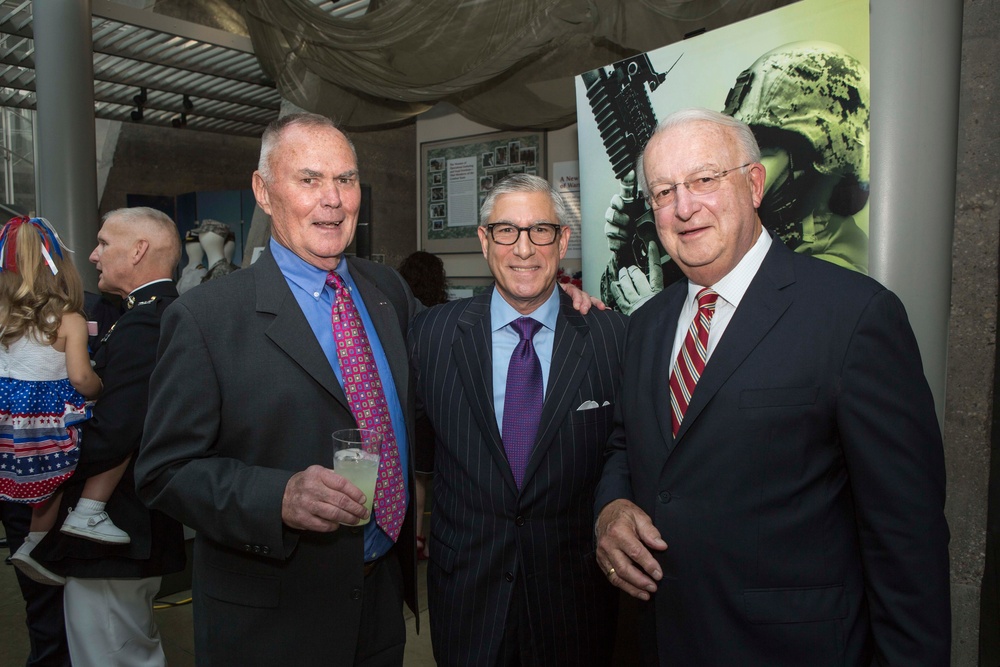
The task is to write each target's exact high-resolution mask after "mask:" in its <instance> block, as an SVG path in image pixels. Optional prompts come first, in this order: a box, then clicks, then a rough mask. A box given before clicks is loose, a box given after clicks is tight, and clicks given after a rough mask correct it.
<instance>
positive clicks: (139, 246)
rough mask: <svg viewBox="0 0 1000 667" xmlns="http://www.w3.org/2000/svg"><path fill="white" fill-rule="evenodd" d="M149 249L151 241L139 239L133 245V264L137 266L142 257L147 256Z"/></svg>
mask: <svg viewBox="0 0 1000 667" xmlns="http://www.w3.org/2000/svg"><path fill="white" fill-rule="evenodd" d="M148 250H149V241H147V240H146V239H139V240H138V241H136V242H135V244H134V245H133V246H132V266H135V265H136V264H138V263H139V262H141V261H142V258H143V257H145V256H146V252H147V251H148Z"/></svg>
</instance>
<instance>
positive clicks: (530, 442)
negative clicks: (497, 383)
mask: <svg viewBox="0 0 1000 667" xmlns="http://www.w3.org/2000/svg"><path fill="white" fill-rule="evenodd" d="M510 326H512V327H514V331H516V332H517V333H518V335H520V336H521V341H520V342H519V343H518V344H517V347H515V348H514V354H512V355H510V365H509V366H508V367H507V393H506V394H504V405H503V447H504V449H505V450H506V451H507V461H509V462H510V470H511V472H512V473H514V481H515V482H517V488H519V489H520V488H521V482H523V481H524V469H525V468H527V467H528V458H529V457H530V456H531V450H532V448H533V447H534V446H535V436H536V435H537V434H538V424H539V422H540V421H541V420H542V399H543V395H542V365H541V363H539V361H538V355H537V354H535V346H534V345H532V343H531V339H532V338H533V337H534V336H535V334H536V333H538V330H539V329H541V328H542V323H541V322H538V321H536V320H533V319H531V318H530V317H520V318H518V319H516V320H514V321H513V322H511V323H510Z"/></svg>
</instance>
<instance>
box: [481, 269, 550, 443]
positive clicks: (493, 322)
mask: <svg viewBox="0 0 1000 667" xmlns="http://www.w3.org/2000/svg"><path fill="white" fill-rule="evenodd" d="M558 315H559V287H558V286H555V287H553V288H552V294H551V295H550V296H549V298H548V299H547V300H546V301H545V303H543V304H542V305H541V306H539V307H538V308H537V309H536V310H535V311H534V312H533V313H530V314H529V315H528V317H531V318H532V319H535V320H538V321H539V322H541V323H542V327H541V328H540V329H539V330H538V332H537V333H536V334H535V336H534V338H532V339H531V340H532V344H533V345H534V347H535V354H536V355H537V356H538V361H539V362H540V363H541V366H542V391H543V392H547V391H548V388H549V367H551V366H552V347H553V345H554V344H555V339H556V318H557V317H558ZM519 317H523V315H521V313H519V312H517V311H516V310H514V307H513V306H511V305H510V304H509V303H507V302H506V301H504V298H503V297H502V296H500V292H498V291H497V289H496V288H495V287H494V288H493V297H492V298H491V299H490V326H491V327H492V328H493V331H492V334H493V410H494V411H495V412H496V414H497V428H498V429H499V430H500V437H501V438H502V437H503V406H504V399H505V398H506V393H507V368H508V367H509V366H510V355H512V354H514V348H515V347H517V344H518V343H519V342H520V341H521V336H520V335H519V334H518V333H517V332H516V331H514V328H513V327H512V326H510V323H511V322H513V321H514V320H516V319H517V318H519ZM542 396H545V393H543V394H542Z"/></svg>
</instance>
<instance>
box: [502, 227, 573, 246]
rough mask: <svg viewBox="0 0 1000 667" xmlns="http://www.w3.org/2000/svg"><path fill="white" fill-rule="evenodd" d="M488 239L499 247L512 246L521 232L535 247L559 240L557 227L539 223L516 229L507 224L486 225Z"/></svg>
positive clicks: (558, 228)
mask: <svg viewBox="0 0 1000 667" xmlns="http://www.w3.org/2000/svg"><path fill="white" fill-rule="evenodd" d="M486 229H487V230H489V232H490V238H492V239H493V242H494V243H497V244H499V245H514V244H515V243H517V240H518V239H519V238H521V232H528V239H529V240H530V241H531V242H532V243H534V244H535V245H552V244H553V243H555V242H556V239H557V238H559V230H560V229H562V227H560V226H559V225H553V224H551V223H548V222H539V223H537V224H534V225H532V226H530V227H518V226H517V225H512V224H510V223H509V222H494V223H492V224H489V225H486Z"/></svg>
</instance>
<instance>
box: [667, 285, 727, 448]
mask: <svg viewBox="0 0 1000 667" xmlns="http://www.w3.org/2000/svg"><path fill="white" fill-rule="evenodd" d="M718 299H719V295H718V293H717V292H715V291H714V290H712V289H710V288H708V287H706V288H704V289H702V290H701V291H700V292H698V312H697V313H695V316H694V320H693V321H692V322H691V326H690V327H689V328H688V332H687V336H685V337H684V343H683V344H682V345H681V351H680V352H679V353H678V354H677V359H675V360H674V366H673V368H672V369H671V371H670V413H671V415H672V416H671V420H670V422H671V426H672V428H673V434H674V436H676V435H677V431H678V429H680V427H681V422H682V421H684V413H685V412H686V411H687V408H688V404H689V403H690V402H691V394H693V393H694V387H695V385H696V384H698V379H699V378H700V377H701V373H702V371H704V370H705V362H706V360H707V359H708V328H709V326H711V323H712V316H713V315H714V314H715V302H716V301H717V300H718Z"/></svg>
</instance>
